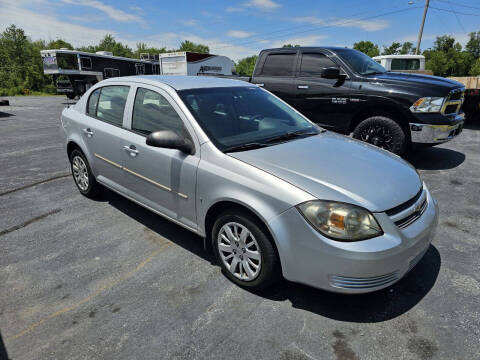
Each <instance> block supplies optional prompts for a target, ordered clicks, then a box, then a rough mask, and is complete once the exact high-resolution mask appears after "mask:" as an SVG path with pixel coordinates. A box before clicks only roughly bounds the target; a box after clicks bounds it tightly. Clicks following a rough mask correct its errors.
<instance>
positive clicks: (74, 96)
mask: <svg viewBox="0 0 480 360" xmlns="http://www.w3.org/2000/svg"><path fill="white" fill-rule="evenodd" d="M76 97H77V95H75V94H67V98H69V99H70V100H75V98H76Z"/></svg>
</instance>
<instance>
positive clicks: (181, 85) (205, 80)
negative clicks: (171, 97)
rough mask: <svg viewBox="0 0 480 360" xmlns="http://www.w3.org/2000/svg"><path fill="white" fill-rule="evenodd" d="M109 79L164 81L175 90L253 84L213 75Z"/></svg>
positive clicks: (146, 81)
mask: <svg viewBox="0 0 480 360" xmlns="http://www.w3.org/2000/svg"><path fill="white" fill-rule="evenodd" d="M108 81H136V82H142V83H145V84H151V85H155V84H158V83H162V84H166V85H168V86H170V87H172V88H174V89H175V90H186V89H199V88H212V87H233V86H252V84H250V83H248V82H246V81H242V80H234V79H224V78H218V77H213V76H179V75H136V76H122V77H118V78H112V79H108Z"/></svg>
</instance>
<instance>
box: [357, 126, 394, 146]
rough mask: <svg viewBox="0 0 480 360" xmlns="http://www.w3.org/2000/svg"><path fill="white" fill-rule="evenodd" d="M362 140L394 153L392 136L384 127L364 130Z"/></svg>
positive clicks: (371, 127)
mask: <svg viewBox="0 0 480 360" xmlns="http://www.w3.org/2000/svg"><path fill="white" fill-rule="evenodd" d="M360 139H361V140H362V141H365V142H368V143H370V144H373V145H375V146H378V147H380V148H382V149H385V150H388V151H392V135H391V134H390V130H389V129H388V128H386V127H384V126H378V125H374V126H370V127H368V128H366V129H364V130H363V131H362V133H361V135H360Z"/></svg>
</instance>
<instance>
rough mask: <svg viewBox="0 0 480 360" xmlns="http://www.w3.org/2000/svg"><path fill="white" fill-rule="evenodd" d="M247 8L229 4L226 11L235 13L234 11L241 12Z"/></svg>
mask: <svg viewBox="0 0 480 360" xmlns="http://www.w3.org/2000/svg"><path fill="white" fill-rule="evenodd" d="M244 10H245V9H244V8H242V7H235V6H229V7H227V8H226V9H225V11H226V12H230V13H233V12H241V11H244Z"/></svg>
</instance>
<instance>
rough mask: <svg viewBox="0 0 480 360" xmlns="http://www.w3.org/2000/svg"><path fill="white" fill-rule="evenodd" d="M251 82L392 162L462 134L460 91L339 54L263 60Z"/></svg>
mask: <svg viewBox="0 0 480 360" xmlns="http://www.w3.org/2000/svg"><path fill="white" fill-rule="evenodd" d="M250 81H251V82H252V83H254V84H257V85H258V86H262V87H264V88H265V89H267V90H269V91H271V92H272V93H274V94H275V95H277V96H278V97H280V98H281V99H283V100H284V101H286V102H288V103H289V104H290V105H292V106H293V107H294V108H296V109H297V110H298V111H300V112H301V113H302V114H304V115H305V116H307V117H308V118H309V119H310V120H312V121H314V122H316V123H318V124H319V125H321V126H322V127H324V128H326V129H330V130H334V131H337V132H341V133H344V134H351V133H353V137H355V138H357V139H361V140H363V141H366V142H369V143H372V144H374V145H377V146H379V147H382V148H384V149H387V150H389V151H391V152H393V153H396V154H402V153H404V152H405V151H406V150H407V149H409V148H410V147H411V145H419V144H423V145H436V144H440V143H443V142H446V141H449V140H451V139H453V138H454V137H455V136H457V135H458V134H460V132H461V131H462V127H463V121H464V115H463V113H462V112H461V111H460V108H461V105H462V101H463V97H464V92H465V87H464V86H463V85H462V84H461V83H459V82H456V81H453V80H448V79H445V78H441V77H435V76H429V75H418V74H404V73H398V72H387V71H386V70H385V69H384V68H383V67H382V66H381V65H380V64H378V63H377V62H375V61H374V60H372V59H371V58H370V57H368V56H367V55H365V54H363V53H361V52H359V51H356V50H352V49H347V48H340V47H295V48H281V49H268V50H263V51H261V52H260V55H259V57H258V60H257V63H256V65H255V69H254V71H253V76H252V78H251V79H250Z"/></svg>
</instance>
